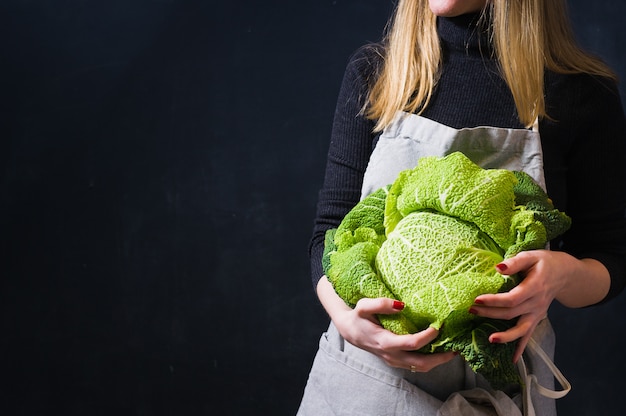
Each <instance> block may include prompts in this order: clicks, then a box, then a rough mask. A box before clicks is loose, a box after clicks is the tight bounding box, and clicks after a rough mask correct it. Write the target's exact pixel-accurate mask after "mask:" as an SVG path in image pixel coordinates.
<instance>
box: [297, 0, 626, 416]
mask: <svg viewBox="0 0 626 416" xmlns="http://www.w3.org/2000/svg"><path fill="white" fill-rule="evenodd" d="M615 84H616V79H615V76H614V74H613V73H612V72H611V71H610V69H608V68H607V67H606V66H605V65H604V64H603V63H602V62H600V61H599V60H597V59H595V58H593V57H591V56H589V55H587V54H585V53H584V52H582V51H581V50H580V49H579V48H578V47H577V46H576V45H575V43H574V41H573V36H572V34H571V30H570V27H569V23H568V21H567V16H566V10H565V1H564V0H550V1H544V0H526V1H524V0H491V1H489V0H447V1H446V0H430V1H427V0H400V1H399V2H398V5H397V8H396V11H395V14H394V17H393V21H392V24H391V25H390V27H389V32H388V33H387V36H386V37H385V39H384V41H383V42H382V44H381V45H369V46H366V47H364V48H362V49H361V50H359V51H358V52H357V53H356V54H355V55H354V56H353V57H352V59H351V61H350V63H349V65H348V67H347V69H346V73H345V76H344V80H343V84H342V87H341V91H340V94H339V99H338V103H337V108H336V113H335V120H334V124H333V132H332V140H331V143H330V148H329V155H328V162H327V163H328V164H327V170H326V177H325V182H324V187H323V189H322V191H321V192H320V200H319V205H318V215H317V219H316V225H315V229H314V236H313V239H312V242H311V248H310V254H311V261H312V263H311V264H312V273H313V283H314V286H315V288H316V291H317V294H318V296H319V299H320V301H321V303H322V305H323V306H324V308H325V309H326V311H327V312H328V314H329V316H330V318H331V321H332V323H331V325H330V327H329V331H328V332H327V333H325V334H324V335H323V336H322V339H321V341H320V350H319V352H318V354H317V356H316V360H315V363H314V365H313V369H312V371H311V374H310V377H309V382H308V384H307V388H306V390H305V394H304V398H303V401H302V404H301V407H300V410H299V414H301V415H324V414H359V415H370V414H371V415H381V414H424V415H435V414H438V413H437V412H440V414H446V413H445V411H447V410H444V409H450V407H449V403H450V398H451V397H452V396H451V395H453V393H455V392H458V391H467V390H472V389H473V390H472V391H474V392H476V391H479V390H477V389H478V388H482V390H480V393H481V394H482V393H483V392H484V391H487V392H489V397H488V399H489V400H491V401H492V402H494V403H496V404H495V406H496V409H499V410H498V411H499V412H500V413H501V414H510V411H511V410H510V408H509V410H507V409H506V408H505V407H506V406H509V405H511V403H515V405H516V406H517V407H518V408H521V407H522V406H521V405H520V402H519V400H518V399H517V396H516V394H517V392H516V391H507V392H506V393H507V395H506V397H504V398H503V394H502V393H501V392H494V391H492V390H491V389H490V387H489V386H488V384H486V383H485V381H484V380H482V379H481V377H480V376H476V375H475V374H473V373H471V370H468V369H467V367H466V366H465V365H464V363H463V362H462V359H461V358H460V357H456V356H455V355H454V354H453V353H443V354H431V355H423V354H418V353H416V352H414V351H415V350H416V349H419V348H421V347H423V346H424V345H426V344H428V343H429V342H431V341H432V340H433V339H435V338H436V336H437V331H436V330H434V329H427V330H424V331H421V332H418V333H416V334H412V335H402V336H400V335H395V334H393V333H391V332H389V331H387V330H385V329H383V328H382V327H381V326H380V325H379V324H378V321H377V318H376V315H377V314H392V313H397V312H398V311H399V310H401V309H402V308H403V304H402V302H399V301H397V300H394V299H387V298H380V299H363V300H361V301H360V302H359V303H358V304H357V306H356V307H355V308H354V309H351V308H349V307H348V306H346V304H345V303H344V302H343V301H342V300H341V298H339V297H338V295H337V294H336V293H335V291H334V290H333V288H332V286H331V284H330V283H329V282H328V280H327V279H326V277H325V276H323V272H322V267H321V261H320V259H321V254H322V250H323V236H324V233H325V231H326V230H327V229H329V228H333V227H336V226H337V225H338V224H339V222H340V221H341V219H342V218H343V216H344V215H345V214H346V213H347V211H349V210H350V209H351V208H352V207H353V206H354V205H355V204H356V203H357V202H358V200H359V199H360V198H361V197H363V196H365V195H367V194H369V193H370V192H372V191H373V190H375V189H378V188H379V187H381V186H384V185H386V184H388V183H390V182H391V181H393V179H394V178H395V175H397V173H398V172H399V171H400V170H402V169H405V168H410V167H412V166H410V164H411V163H415V162H414V161H415V160H417V159H418V158H419V157H421V156H426V155H438V156H442V155H444V154H447V153H450V152H452V151H455V150H460V151H463V152H464V153H466V155H468V157H470V158H471V159H473V160H474V162H476V163H478V164H481V165H482V166H484V167H497V168H511V169H516V168H519V167H520V166H521V167H524V169H525V170H528V171H529V173H530V171H533V172H534V173H533V176H534V177H535V179H536V180H537V181H538V182H539V183H541V184H542V185H544V186H545V187H547V190H548V193H549V195H550V196H551V197H552V199H553V201H554V203H555V206H556V207H557V208H559V209H560V210H562V211H565V212H567V213H568V214H569V215H570V216H571V217H572V219H573V225H572V228H571V230H570V231H569V232H568V233H566V234H565V235H564V236H563V237H562V238H560V239H559V241H552V243H551V247H552V248H553V250H534V251H529V252H523V253H521V254H519V255H517V256H515V257H513V258H510V259H507V260H505V261H504V262H503V263H501V264H499V265H498V266H497V271H498V272H500V273H502V274H507V275H508V274H514V273H523V274H524V275H525V278H524V280H523V281H522V283H521V284H520V285H519V286H517V287H516V288H514V289H513V290H511V291H510V292H507V293H501V294H496V295H481V296H479V297H477V298H476V300H475V305H474V306H473V307H472V309H471V312H472V313H475V314H477V315H479V316H484V317H491V318H500V319H512V318H517V324H516V325H515V326H514V327H513V328H511V329H509V330H507V331H505V332H497V333H493V334H491V336H490V338H489V340H490V342H493V343H509V342H516V343H517V350H516V354H515V360H518V359H519V358H520V357H521V355H522V353H523V352H524V351H525V348H526V346H527V344H528V342H529V339H530V338H531V336H532V337H533V338H535V339H538V340H540V342H541V343H542V345H543V346H544V349H547V350H548V351H550V350H552V349H553V333H552V332H551V328H550V326H549V322H548V321H547V319H545V318H546V316H547V312H548V308H549V306H550V304H551V303H552V301H554V300H557V301H558V302H560V303H561V304H563V305H565V306H567V307H572V308H579V307H585V306H590V305H594V304H597V303H600V302H606V301H607V300H609V299H611V298H613V297H615V296H616V295H617V294H618V293H620V291H621V290H622V289H623V287H624V285H625V282H626V264H625V259H626V241H625V236H626V219H625V217H624V215H625V206H626V202H625V200H624V199H625V196H626V190H625V188H624V183H625V179H626V173H625V169H626V168H625V167H626V122H625V120H624V112H623V108H622V105H621V102H620V98H619V93H618V91H617V88H616V85H615ZM477 135H483V136H488V137H490V139H489V144H488V146H487V147H488V149H480V151H479V152H475V151H474V148H473V143H475V138H476V136H477ZM407 138H409V140H406V139H407ZM406 143H409V145H408V147H407V145H406ZM511 143H517V145H516V144H513V145H511ZM519 143H523V145H519ZM485 155H486V156H485ZM411 161H413V162H411ZM539 367H540V366H539V365H538V364H536V365H535V368H534V369H533V371H534V372H537V373H538V374H539V375H538V377H539V378H540V379H543V380H544V381H545V383H547V384H550V382H551V381H552V375H551V373H549V372H545V371H544V370H542V369H541V368H539ZM542 372H543V373H542ZM469 396H471V394H470V395H467V397H469ZM509 397H512V398H513V400H512V401H511V400H509V399H508V398H509ZM494 398H495V399H494ZM483 399H484V397H483ZM499 399H502V400H500V401H499V402H498V400H499ZM507 400H508V401H507ZM446 401H448V402H446ZM469 401H471V399H470V400H469ZM509 402H511V403H509ZM533 402H534V405H535V409H537V414H541V415H551V414H556V410H555V404H554V400H552V399H546V398H544V397H541V396H539V395H534V396H533ZM497 403H499V404H497ZM467 406H469V405H467ZM501 406H505V407H501ZM516 411H517V410H516ZM507 412H509V413H507ZM457 414H465V413H457ZM467 414H473V413H467Z"/></svg>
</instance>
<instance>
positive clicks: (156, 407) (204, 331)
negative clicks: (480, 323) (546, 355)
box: [0, 0, 626, 416]
mask: <svg viewBox="0 0 626 416" xmlns="http://www.w3.org/2000/svg"><path fill="white" fill-rule="evenodd" d="M570 4H571V9H572V16H573V19H574V21H575V24H576V32H577V34H578V36H579V37H580V39H581V41H582V42H583V44H584V45H586V46H587V47H589V48H590V49H592V50H594V51H595V52H597V53H598V54H600V55H601V56H603V57H604V58H605V59H606V60H607V61H608V62H610V63H611V65H613V67H614V68H615V69H616V70H617V71H618V72H619V73H620V74H621V75H622V76H623V77H624V76H626V57H625V56H624V50H625V46H626V45H625V39H626V35H625V34H624V33H625V32H624V31H623V30H622V29H623V28H622V27H621V26H620V25H622V24H623V16H624V15H625V14H626V3H624V2H622V0H598V1H595V2H590V1H584V0H578V1H573V0H572V1H570ZM391 7H392V4H391V2H388V1H387V2H384V1H379V0H347V1H341V0H338V1H330V0H328V1H310V0H299V1H286V0H285V1H269V2H268V1H265V2H254V1H250V0H244V1H232V2H226V1H223V2H217V1H210V0H209V1H201V0H197V1H193V0H188V1H185V0H107V1H93V0H82V1H78V0H57V1H43V0H42V1H28V0H21V1H18V0H5V1H3V2H2V4H1V5H0V16H1V19H2V20H1V24H0V34H1V35H2V36H1V38H2V42H1V49H0V51H1V54H0V59H1V60H0V67H1V69H0V71H1V72H0V82H1V90H0V103H1V104H0V105H1V107H0V111H1V115H2V118H1V120H0V121H1V123H0V126H1V127H0V129H1V130H0V131H1V134H2V136H1V141H0V143H1V145H0V255H1V259H0V277H1V282H2V283H1V287H0V307H1V315H0V319H1V322H2V327H1V328H0V331H1V332H0V346H1V355H0V360H1V363H2V365H1V367H0V378H1V379H2V386H0V413H2V414H8V415H57V414H63V415H68V416H69V415H81V416H84V415H126V414H128V415H202V414H233V415H234V414H272V415H290V414H294V413H295V410H296V408H297V405H298V401H299V398H300V395H301V392H302V389H303V387H304V384H305V382H306V377H307V372H308V369H309V366H310V364H311V361H312V359H313V355H314V353H315V350H316V347H317V339H318V337H319V334H320V332H321V331H322V330H323V329H324V328H325V326H326V325H327V318H326V316H325V313H324V312H323V310H322V309H321V307H320V306H319V305H318V303H317V300H316V298H315V296H314V293H313V290H312V287H311V284H310V279H309V271H308V259H307V244H308V239H309V235H310V230H311V225H312V218H313V216H314V212H315V202H316V196H317V191H318V188H319V187H320V185H321V180H322V176H323V168H324V164H325V153H326V149H327V142H328V138H329V131H330V125H331V119H332V114H333V110H334V104H335V97H336V94H337V90H338V87H339V84H340V80H341V76H342V72H343V69H344V65H345V63H346V60H347V58H348V55H349V54H350V53H351V52H352V51H353V50H354V49H355V48H357V47H358V46H360V45H361V44H363V43H365V42H368V41H373V40H378V39H379V36H380V33H381V32H382V29H383V26H384V24H385V21H386V20H387V17H388V16H389V13H390V11H391ZM621 91H622V94H623V93H624V91H625V90H624V87H623V86H622V90H621ZM590 202H592V201H590ZM596 202H597V201H596ZM625 313H626V306H625V305H624V297H623V296H622V297H620V298H618V299H617V300H616V301H614V302H612V303H610V304H608V305H606V306H602V307H599V308H596V309H588V310H580V311H573V312H569V311H568V313H566V311H564V310H562V309H560V308H558V307H556V308H555V311H554V313H553V318H554V323H555V326H556V329H557V332H558V334H559V350H558V357H557V363H558V364H559V365H560V367H561V369H562V370H563V371H564V372H565V374H566V375H567V376H568V377H569V378H570V380H571V381H572V383H573V385H574V389H573V391H572V393H571V394H570V395H569V396H568V397H567V398H565V399H562V400H561V401H560V402H559V406H560V407H561V409H562V410H563V414H566V415H568V414H569V415H579V416H580V415H594V416H596V415H600V414H602V415H621V414H623V411H624V405H623V391H624V387H625V385H624V381H623V374H624V372H625V370H626V361H625V360H624V359H623V356H624V354H623V350H624V349H623V342H624V340H625V338H626V337H624V335H622V334H623V333H624V330H625V329H626V323H625V322H624V321H623V317H624V316H625ZM218 412H219V413H218Z"/></svg>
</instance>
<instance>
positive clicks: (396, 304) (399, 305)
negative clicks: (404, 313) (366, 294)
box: [354, 298, 404, 315]
mask: <svg viewBox="0 0 626 416" xmlns="http://www.w3.org/2000/svg"><path fill="white" fill-rule="evenodd" d="M354 309H355V310H356V311H358V313H359V315H373V314H383V315H390V314H394V313H398V312H400V311H401V310H403V309H404V302H402V301H399V300H395V299H389V298H374V299H371V298H363V299H361V300H359V301H358V302H357V304H356V307H355V308H354Z"/></svg>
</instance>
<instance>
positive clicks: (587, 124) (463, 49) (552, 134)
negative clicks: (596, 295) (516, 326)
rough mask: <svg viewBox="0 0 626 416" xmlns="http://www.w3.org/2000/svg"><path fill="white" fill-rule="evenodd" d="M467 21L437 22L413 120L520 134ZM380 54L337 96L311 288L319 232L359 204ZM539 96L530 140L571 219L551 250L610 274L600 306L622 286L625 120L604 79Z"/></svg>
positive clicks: (372, 48) (555, 80)
mask: <svg viewBox="0 0 626 416" xmlns="http://www.w3.org/2000/svg"><path fill="white" fill-rule="evenodd" d="M475 20H476V16H474V15H467V16H460V17H456V18H439V20H438V32H439V36H440V39H441V44H442V49H443V68H442V73H441V78H440V80H439V82H438V84H437V87H436V89H435V91H434V97H433V99H432V101H431V103H430V104H429V106H428V108H427V109H426V111H425V112H424V113H422V115H423V116H424V117H427V118H430V119H432V120H434V121H437V122H439V123H442V124H445V125H447V126H450V127H454V128H464V127H476V126H493V127H502V128H523V125H522V124H521V123H520V121H519V119H518V116H517V110H516V108H515V103H514V102H513V97H512V95H511V92H510V90H509V89H508V87H507V85H506V83H505V82H504V80H503V79H502V77H501V76H500V74H499V71H498V66H497V62H496V61H495V59H493V57H492V54H491V48H490V46H489V43H488V40H487V39H488V36H487V35H486V34H485V33H481V31H480V30H479V29H478V28H477V27H476V24H475ZM380 48H381V47H380V45H368V46H366V47H363V48H361V49H360V50H358V51H357V52H356V53H355V54H354V55H353V56H352V58H351V59H350V62H349V63H348V66H347V69H346V72H345V75H344V78H343V83H342V86H341V89H340V92H339V98H338V101H337V107H336V111H335V118H334V122H333V129H332V136H331V141H330V146H329V151H328V161H327V167H326V176H325V179H324V184H323V188H322V189H321V191H320V194H319V203H318V211H317V217H316V219H315V225H314V230H313V237H312V239H311V245H310V250H309V251H310V257H311V271H312V279H313V284H314V286H316V285H317V282H318V281H319V279H320V277H321V276H322V275H323V270H322V265H321V257H322V252H323V245H324V233H325V232H326V230H327V229H329V228H333V227H337V226H338V225H339V223H340V222H341V220H342V218H343V217H344V215H345V214H346V213H347V212H348V211H349V210H350V209H351V208H352V207H353V206H354V205H355V204H356V203H357V202H358V201H359V198H360V193H361V186H362V182H363V174H364V172H365V169H366V167H367V163H368V161H369V157H370V154H371V152H372V150H373V149H374V147H375V146H376V141H377V138H378V135H376V134H373V133H372V130H373V127H374V122H373V121H371V120H368V119H366V118H364V117H363V116H362V115H360V110H361V108H362V106H363V104H364V99H365V97H366V96H367V91H368V87H369V86H370V85H371V83H372V82H373V80H374V77H375V74H376V70H377V68H379V67H380V65H381V57H380V54H379V53H380V52H381V49H380ZM545 95H546V108H547V113H548V115H549V116H550V120H547V119H544V120H541V121H540V123H539V133H540V135H541V142H542V147H543V152H544V168H545V177H546V186H547V189H548V194H549V195H550V196H551V198H552V199H553V201H554V203H555V206H556V207H557V208H559V209H560V210H562V211H565V212H567V213H568V214H569V215H570V216H571V217H572V228H571V229H570V230H569V231H568V232H567V233H566V234H565V235H564V236H562V237H561V238H559V240H558V241H553V242H552V244H551V247H552V248H553V249H558V250H563V251H566V252H568V253H570V254H572V255H574V256H577V257H590V258H595V259H597V260H599V261H601V262H602V263H603V264H604V265H605V266H606V267H607V269H608V270H609V272H610V274H611V289H610V292H609V294H608V295H607V297H606V298H605V300H608V299H610V298H612V297H614V296H615V295H617V294H618V293H619V292H620V291H621V290H622V289H623V287H624V286H625V285H626V121H625V118H624V111H623V108H622V104H621V102H620V97H619V93H618V90H617V87H616V85H615V84H614V83H613V82H611V81H608V80H605V79H598V78H597V77H592V76H590V75H585V74H577V75H562V74H555V73H551V72H548V73H547V74H546V78H545Z"/></svg>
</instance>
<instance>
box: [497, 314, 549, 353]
mask: <svg viewBox="0 0 626 416" xmlns="http://www.w3.org/2000/svg"><path fill="white" fill-rule="evenodd" d="M537 323H538V321H537V320H536V319H535V317H533V316H530V315H524V316H522V317H520V319H519V320H518V322H517V325H515V326H514V327H513V328H511V329H508V330H507V331H503V332H494V333H493V334H491V335H490V336H489V342H491V343H493V344H506V343H509V342H513V341H515V340H518V339H519V340H520V341H519V342H518V345H517V348H516V351H515V354H514V356H513V361H514V362H517V360H518V359H519V357H521V355H522V353H523V352H524V349H525V348H526V344H528V340H529V339H530V337H531V336H532V333H533V331H534V330H535V328H536V327H537Z"/></svg>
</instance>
